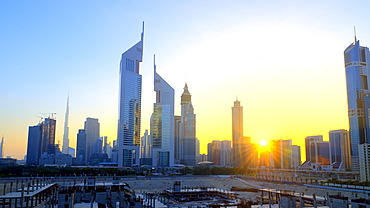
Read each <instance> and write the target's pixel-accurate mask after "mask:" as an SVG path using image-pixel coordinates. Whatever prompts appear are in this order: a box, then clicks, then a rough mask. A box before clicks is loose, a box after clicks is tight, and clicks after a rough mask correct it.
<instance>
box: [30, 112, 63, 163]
mask: <svg viewBox="0 0 370 208" xmlns="http://www.w3.org/2000/svg"><path fill="white" fill-rule="evenodd" d="M55 127H56V120H55V119H53V118H50V117H49V118H45V119H44V121H43V122H41V123H39V124H37V125H36V126H30V127H29V129H28V144H27V165H38V164H39V159H40V157H41V155H42V154H49V155H51V154H55Z"/></svg>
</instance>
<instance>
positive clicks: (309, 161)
mask: <svg viewBox="0 0 370 208" xmlns="http://www.w3.org/2000/svg"><path fill="white" fill-rule="evenodd" d="M329 166H330V150H329V142H327V141H323V137H322V135H318V136H309V137H306V162H304V164H303V165H302V167H303V168H310V169H314V170H318V169H323V168H329Z"/></svg>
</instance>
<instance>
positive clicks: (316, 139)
mask: <svg viewBox="0 0 370 208" xmlns="http://www.w3.org/2000/svg"><path fill="white" fill-rule="evenodd" d="M322 141H323V137H322V135H316V136H308V137H306V138H305V148H306V161H312V159H311V156H312V154H313V153H312V152H314V151H315V150H311V147H312V146H311V145H310V144H311V143H312V142H322Z"/></svg>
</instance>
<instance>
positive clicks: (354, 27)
mask: <svg viewBox="0 0 370 208" xmlns="http://www.w3.org/2000/svg"><path fill="white" fill-rule="evenodd" d="M353 31H354V34H355V44H356V42H357V37H356V26H353Z"/></svg>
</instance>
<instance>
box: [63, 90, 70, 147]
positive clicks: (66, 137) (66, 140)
mask: <svg viewBox="0 0 370 208" xmlns="http://www.w3.org/2000/svg"><path fill="white" fill-rule="evenodd" d="M68 120H69V94H68V97H67V107H66V114H65V119H64V134H63V147H62V152H63V153H64V154H68V149H69V127H68Z"/></svg>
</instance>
